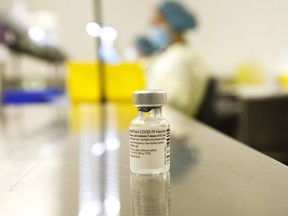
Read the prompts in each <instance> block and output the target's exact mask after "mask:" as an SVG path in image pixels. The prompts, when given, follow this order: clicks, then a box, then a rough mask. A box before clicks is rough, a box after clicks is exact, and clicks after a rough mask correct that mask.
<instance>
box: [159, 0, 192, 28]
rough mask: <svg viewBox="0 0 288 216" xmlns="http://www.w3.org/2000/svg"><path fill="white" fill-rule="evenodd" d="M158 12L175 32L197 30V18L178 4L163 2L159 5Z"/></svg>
mask: <svg viewBox="0 0 288 216" xmlns="http://www.w3.org/2000/svg"><path fill="white" fill-rule="evenodd" d="M158 10H159V11H160V13H161V14H162V15H163V16H164V17H165V19H166V20H167V22H168V24H169V25H170V26H171V28H172V29H173V30H176V31H179V32H184V31H186V30H188V29H193V28H195V27H196V25H197V22H196V18H195V16H194V15H193V14H192V13H190V12H189V11H188V10H187V9H185V8H184V7H183V6H182V5H181V4H180V3H178V2H175V1H165V2H162V3H160V4H159V5H158Z"/></svg>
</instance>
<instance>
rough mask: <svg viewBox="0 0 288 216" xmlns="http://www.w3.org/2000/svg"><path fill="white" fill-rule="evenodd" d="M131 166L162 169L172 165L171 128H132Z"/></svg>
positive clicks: (130, 138) (130, 139) (130, 131)
mask: <svg viewBox="0 0 288 216" xmlns="http://www.w3.org/2000/svg"><path fill="white" fill-rule="evenodd" d="M129 151H130V166H131V167H132V168H137V169H160V168H164V167H165V166H167V165H169V164H170V129H169V127H155V126H151V127H149V126H130V128H129Z"/></svg>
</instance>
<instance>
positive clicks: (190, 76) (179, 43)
mask: <svg viewBox="0 0 288 216" xmlns="http://www.w3.org/2000/svg"><path fill="white" fill-rule="evenodd" d="M151 24H152V29H151V32H150V35H149V38H150V40H151V41H152V43H153V46H154V48H155V49H157V50H161V53H159V55H158V56H157V58H155V60H154V62H153V64H152V65H151V69H150V72H149V74H148V78H147V80H148V82H147V86H148V88H153V89H162V90H165V91H166V92H167V96H168V104H169V105H171V106H172V107H174V108H177V109H178V110H180V111H182V112H183V113H185V114H186V115H189V116H195V115H197V112H198V109H199V107H200V105H201V102H202V100H203V97H204V95H205V91H206V86H207V83H208V78H209V76H208V73H207V69H206V67H205V65H204V64H203V62H202V61H201V58H200V57H199V56H198V54H197V52H196V51H195V50H194V49H193V47H191V46H190V45H189V44H188V43H187V41H186V40H185V33H186V32H187V31H188V30H193V29H195V28H196V26H197V21H196V18H195V16H194V15H193V13H191V12H189V11H188V10H187V9H186V7H184V6H183V5H181V4H180V3H179V2H174V1H165V2H162V3H160V4H159V5H158V6H157V7H156V9H155V10H154V13H153V16H152V22H151Z"/></svg>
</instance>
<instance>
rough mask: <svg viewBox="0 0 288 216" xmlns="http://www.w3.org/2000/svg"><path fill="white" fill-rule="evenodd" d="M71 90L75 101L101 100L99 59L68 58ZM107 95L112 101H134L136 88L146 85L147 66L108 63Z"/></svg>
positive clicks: (69, 91) (71, 95)
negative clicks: (79, 59)
mask: <svg viewBox="0 0 288 216" xmlns="http://www.w3.org/2000/svg"><path fill="white" fill-rule="evenodd" d="M67 69H68V77H67V85H66V86H67V93H68V96H69V99H70V101H71V102H73V103H79V102H99V100H100V86H99V85H100V80H99V77H100V76H99V67H98V64H97V63H89V62H68V63H67ZM104 73H105V74H104V77H105V97H106V99H107V100H108V101H113V102H116V101H117V102H122V101H131V95H132V92H133V91H135V90H139V89H143V88H144V86H145V85H144V75H143V70H142V68H141V67H140V66H139V65H138V64H128V63H123V64H119V65H104Z"/></svg>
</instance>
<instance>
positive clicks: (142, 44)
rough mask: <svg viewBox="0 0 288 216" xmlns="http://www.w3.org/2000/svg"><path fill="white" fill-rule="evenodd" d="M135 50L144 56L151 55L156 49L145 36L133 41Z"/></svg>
mask: <svg viewBox="0 0 288 216" xmlns="http://www.w3.org/2000/svg"><path fill="white" fill-rule="evenodd" d="M134 44H135V46H136V48H137V49H138V50H139V51H140V52H141V53H142V54H144V55H151V54H153V53H154V52H155V51H156V49H155V47H154V46H153V44H152V42H151V41H150V40H149V39H148V38H147V37H145V36H139V37H137V38H136V39H135V40H134Z"/></svg>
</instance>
